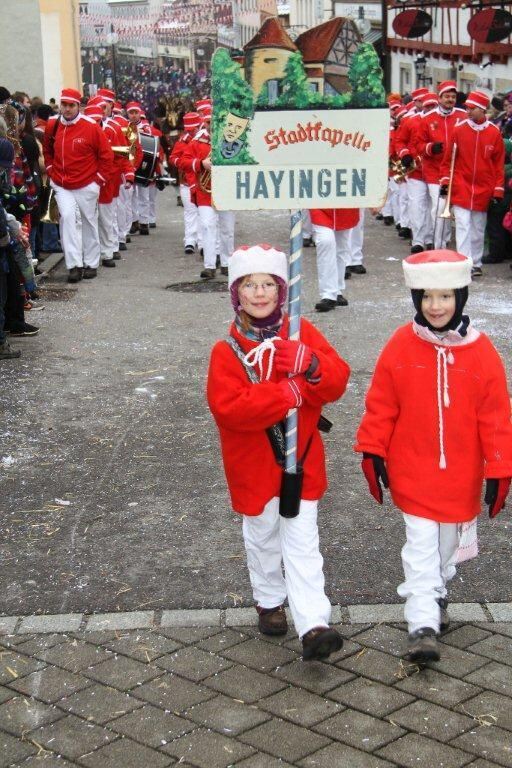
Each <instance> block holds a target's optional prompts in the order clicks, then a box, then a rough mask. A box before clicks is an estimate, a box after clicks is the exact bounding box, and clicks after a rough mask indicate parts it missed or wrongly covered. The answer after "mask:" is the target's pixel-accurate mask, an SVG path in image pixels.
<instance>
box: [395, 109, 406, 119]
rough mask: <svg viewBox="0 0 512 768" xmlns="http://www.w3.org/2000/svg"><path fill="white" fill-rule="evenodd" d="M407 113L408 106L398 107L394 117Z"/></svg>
mask: <svg viewBox="0 0 512 768" xmlns="http://www.w3.org/2000/svg"><path fill="white" fill-rule="evenodd" d="M406 114H407V107H400V109H397V111H396V112H395V114H394V115H393V117H395V118H398V117H403V116H404V115H406Z"/></svg>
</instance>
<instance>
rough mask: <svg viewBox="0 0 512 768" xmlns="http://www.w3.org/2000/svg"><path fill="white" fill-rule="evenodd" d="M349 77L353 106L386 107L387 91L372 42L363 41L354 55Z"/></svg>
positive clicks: (351, 103) (351, 104)
mask: <svg viewBox="0 0 512 768" xmlns="http://www.w3.org/2000/svg"><path fill="white" fill-rule="evenodd" d="M348 79H349V82H350V85H351V88H352V99H351V101H350V106H351V107H356V108H357V107H359V108H368V107H385V106H386V92H385V90H384V86H383V84H382V69H381V67H380V64H379V58H378V56H377V52H376V50H375V48H374V47H373V45H371V43H361V44H360V45H359V46H358V48H357V51H356V52H355V53H354V55H353V56H352V60H351V62H350V68H349V72H348Z"/></svg>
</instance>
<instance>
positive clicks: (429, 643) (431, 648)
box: [407, 627, 441, 664]
mask: <svg viewBox="0 0 512 768" xmlns="http://www.w3.org/2000/svg"><path fill="white" fill-rule="evenodd" d="M407 658H408V659H409V661H413V662H416V663H417V664H426V663H427V662H428V661H439V659H440V658H441V654H440V653H439V645H438V642H437V633H436V631H435V629H432V627H421V629H417V630H416V631H415V632H411V634H410V635H409V638H408V643H407Z"/></svg>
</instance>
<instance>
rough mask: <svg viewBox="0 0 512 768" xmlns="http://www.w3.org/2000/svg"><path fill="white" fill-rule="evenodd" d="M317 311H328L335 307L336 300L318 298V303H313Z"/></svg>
mask: <svg viewBox="0 0 512 768" xmlns="http://www.w3.org/2000/svg"><path fill="white" fill-rule="evenodd" d="M315 309H316V311H317V312H330V311H331V309H336V302H335V301H333V299H320V301H319V302H318V304H315Z"/></svg>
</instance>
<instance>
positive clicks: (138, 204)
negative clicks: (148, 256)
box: [126, 101, 149, 235]
mask: <svg viewBox="0 0 512 768" xmlns="http://www.w3.org/2000/svg"><path fill="white" fill-rule="evenodd" d="M126 112H127V114H128V120H129V121H130V125H131V127H132V130H136V131H137V133H138V134H139V136H140V134H141V133H148V131H147V130H146V128H145V127H144V126H145V124H146V125H147V121H145V120H143V118H142V114H143V110H142V107H141V105H140V104H139V103H138V102H136V101H130V102H128V104H127V105H126ZM137 232H138V233H139V234H141V235H149V186H146V185H144V184H141V183H139V182H137V180H135V186H134V193H133V197H132V226H131V229H130V234H131V235H134V234H136V233H137Z"/></svg>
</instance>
